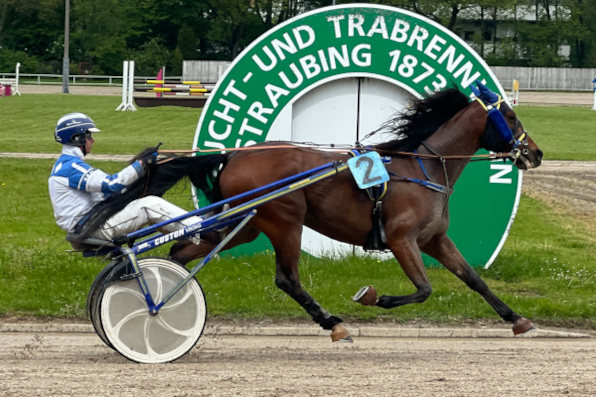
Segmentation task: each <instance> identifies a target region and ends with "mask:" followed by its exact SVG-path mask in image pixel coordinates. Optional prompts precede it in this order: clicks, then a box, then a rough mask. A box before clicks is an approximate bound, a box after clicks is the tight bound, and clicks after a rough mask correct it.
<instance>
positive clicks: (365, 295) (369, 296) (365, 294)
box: [352, 285, 379, 306]
mask: <svg viewBox="0 0 596 397" xmlns="http://www.w3.org/2000/svg"><path fill="white" fill-rule="evenodd" d="M352 300H353V301H354V302H358V303H361V304H363V305H364V306H374V305H376V304H377V302H378V301H379V297H378V296H377V290H376V289H374V287H373V286H372V285H369V286H368V287H362V288H360V291H358V292H356V295H354V296H353V297H352Z"/></svg>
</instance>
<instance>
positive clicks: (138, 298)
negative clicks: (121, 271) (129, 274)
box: [99, 258, 207, 364]
mask: <svg viewBox="0 0 596 397" xmlns="http://www.w3.org/2000/svg"><path fill="white" fill-rule="evenodd" d="M138 264H139V266H140V267H141V270H142V272H143V275H144V277H145V280H146V282H147V285H148V287H149V291H150V292H151V296H152V297H153V300H154V301H155V303H156V304H159V303H160V302H162V300H163V299H164V298H165V297H166V296H167V295H168V294H169V293H170V292H171V291H172V290H173V289H174V287H176V285H178V283H180V281H182V280H183V279H185V278H186V277H187V276H188V274H189V272H188V270H187V269H186V268H184V267H182V266H180V265H179V264H178V263H176V262H174V261H172V260H168V259H162V258H145V259H141V260H139V261H138ZM99 305H100V314H101V316H100V317H101V321H100V323H101V325H102V327H103V331H104V333H105V335H106V337H107V339H108V340H109V342H110V343H111V345H112V347H113V348H114V349H115V350H116V351H117V352H118V353H120V354H122V355H123V356H124V357H126V358H128V359H130V360H132V361H136V362H139V363H145V364H155V363H166V362H170V361H174V360H176V359H178V358H180V357H182V356H183V355H184V354H186V353H187V352H188V351H190V349H192V348H193V346H194V345H195V344H196V343H197V341H198V340H199V338H200V336H201V334H202V333H203V328H204V327H205V320H206V317H207V306H206V303H205V295H204V294H203V290H202V288H201V286H200V285H199V282H198V281H197V280H196V279H194V278H192V279H191V280H190V281H189V282H188V283H187V284H186V285H185V286H184V287H183V288H182V289H181V290H180V291H178V292H177V293H176V294H175V295H174V296H173V297H172V299H170V301H168V303H166V304H165V305H164V306H163V307H162V308H161V309H160V310H159V312H158V313H157V314H156V315H154V316H152V315H151V314H149V309H148V307H147V302H146V301H145V297H144V295H143V293H142V291H141V287H140V286H139V281H138V279H132V280H128V281H117V282H115V283H113V284H111V285H110V286H108V287H107V288H106V289H105V292H104V293H103V296H101V298H100V302H99Z"/></svg>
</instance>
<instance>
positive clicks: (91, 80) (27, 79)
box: [0, 73, 182, 87]
mask: <svg viewBox="0 0 596 397" xmlns="http://www.w3.org/2000/svg"><path fill="white" fill-rule="evenodd" d="M14 76H15V73H0V79H5V78H9V79H10V78H13V77H14ZM137 78H139V79H146V80H151V79H155V76H137ZM168 78H169V79H174V80H176V79H181V78H182V76H168ZM68 81H69V82H68V84H69V85H75V86H77V85H78V86H85V85H86V86H105V87H122V76H98V75H86V74H75V75H70V76H68ZM19 84H35V85H62V75H61V74H32V73H20V74H19Z"/></svg>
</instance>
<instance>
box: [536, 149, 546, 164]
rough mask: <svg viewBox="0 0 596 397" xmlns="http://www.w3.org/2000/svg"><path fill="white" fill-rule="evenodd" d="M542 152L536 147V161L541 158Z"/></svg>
mask: <svg viewBox="0 0 596 397" xmlns="http://www.w3.org/2000/svg"><path fill="white" fill-rule="evenodd" d="M543 154H544V153H542V150H540V149H538V150H536V157H537V158H538V161H540V160H542V155H543Z"/></svg>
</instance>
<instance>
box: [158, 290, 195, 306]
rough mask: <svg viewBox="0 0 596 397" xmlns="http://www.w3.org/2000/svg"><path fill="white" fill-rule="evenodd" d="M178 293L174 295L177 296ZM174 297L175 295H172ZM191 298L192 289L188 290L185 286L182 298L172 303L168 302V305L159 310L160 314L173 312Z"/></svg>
mask: <svg viewBox="0 0 596 397" xmlns="http://www.w3.org/2000/svg"><path fill="white" fill-rule="evenodd" d="M179 293H180V291H178V292H177V293H176V294H179ZM174 296H176V295H174ZM191 296H194V294H193V291H192V288H190V287H189V286H188V284H187V287H186V292H185V293H184V296H183V297H182V298H180V299H179V300H178V301H176V302H174V303H172V301H168V303H166V304H165V305H164V306H163V307H162V308H161V309H159V311H160V312H169V311H172V310H174V309H175V308H177V307H178V306H182V304H184V303H185V302H186V301H187V300H188V298H190V297H191Z"/></svg>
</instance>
